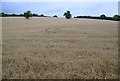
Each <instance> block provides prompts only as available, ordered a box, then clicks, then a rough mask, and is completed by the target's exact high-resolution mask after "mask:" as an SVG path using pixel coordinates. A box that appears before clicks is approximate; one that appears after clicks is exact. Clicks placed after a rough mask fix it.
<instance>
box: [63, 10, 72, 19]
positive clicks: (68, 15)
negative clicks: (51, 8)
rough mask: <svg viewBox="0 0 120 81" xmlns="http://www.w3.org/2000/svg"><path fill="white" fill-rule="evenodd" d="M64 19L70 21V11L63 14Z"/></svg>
mask: <svg viewBox="0 0 120 81" xmlns="http://www.w3.org/2000/svg"><path fill="white" fill-rule="evenodd" d="M63 16H65V18H67V19H70V18H71V17H72V15H71V14H70V11H67V12H66V13H64V15H63Z"/></svg>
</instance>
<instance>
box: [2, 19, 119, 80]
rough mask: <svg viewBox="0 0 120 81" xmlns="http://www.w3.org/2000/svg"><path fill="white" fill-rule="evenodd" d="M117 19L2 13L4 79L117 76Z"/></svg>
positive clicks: (111, 77)
mask: <svg viewBox="0 0 120 81" xmlns="http://www.w3.org/2000/svg"><path fill="white" fill-rule="evenodd" d="M117 77H118V22H116V21H108V20H95V19H94V20H92V19H82V18H80V19H75V18H72V19H65V18H47V17H46V18H42V17H40V18H37V17H36V18H35V17H33V18H31V19H29V20H27V19H25V18H22V17H4V18H2V78H3V79H116V78H117Z"/></svg>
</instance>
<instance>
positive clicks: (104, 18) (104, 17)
mask: <svg viewBox="0 0 120 81" xmlns="http://www.w3.org/2000/svg"><path fill="white" fill-rule="evenodd" d="M74 18H88V19H102V20H114V21H120V16H119V15H114V16H113V17H106V16H105V15H101V16H98V17H95V16H76V17H74Z"/></svg>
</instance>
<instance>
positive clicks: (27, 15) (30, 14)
mask: <svg viewBox="0 0 120 81" xmlns="http://www.w3.org/2000/svg"><path fill="white" fill-rule="evenodd" d="M24 17H25V18H26V19H29V18H30V17H32V13H31V11H29V10H28V11H27V12H24Z"/></svg>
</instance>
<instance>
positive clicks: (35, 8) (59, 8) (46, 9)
mask: <svg viewBox="0 0 120 81" xmlns="http://www.w3.org/2000/svg"><path fill="white" fill-rule="evenodd" d="M27 10H30V11H31V12H32V13H37V14H45V15H50V16H53V15H58V16H60V17H62V16H63V14H64V12H65V11H67V10H70V11H71V13H72V15H73V16H78V15H91V16H99V15H101V14H105V15H107V16H113V15H115V14H118V2H2V12H4V13H15V14H20V13H24V12H25V11H27Z"/></svg>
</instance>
